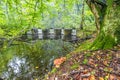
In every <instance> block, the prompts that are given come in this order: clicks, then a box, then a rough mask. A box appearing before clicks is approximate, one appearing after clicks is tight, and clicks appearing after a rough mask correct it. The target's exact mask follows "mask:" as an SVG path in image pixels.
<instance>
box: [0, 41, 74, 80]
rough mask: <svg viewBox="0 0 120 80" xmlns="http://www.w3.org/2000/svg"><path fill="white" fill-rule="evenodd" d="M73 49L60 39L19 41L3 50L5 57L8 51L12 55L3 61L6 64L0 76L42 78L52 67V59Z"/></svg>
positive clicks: (26, 79)
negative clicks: (17, 43)
mask: <svg viewBox="0 0 120 80" xmlns="http://www.w3.org/2000/svg"><path fill="white" fill-rule="evenodd" d="M73 49H74V48H73V46H72V44H71V43H69V42H63V41H62V40H40V41H39V40H34V41H30V42H29V43H27V42H19V45H15V46H11V47H10V48H9V50H8V49H6V51H3V53H4V55H6V57H7V56H8V55H7V54H8V53H9V54H12V57H11V58H10V59H9V61H7V62H4V63H6V64H7V65H5V66H6V67H5V69H4V70H2V71H1V77H2V78H4V79H5V80H35V79H38V80H42V79H43V77H44V75H45V74H46V72H48V71H50V70H51V69H52V66H53V60H54V59H55V58H57V57H60V56H64V55H66V53H68V52H70V51H72V50H73ZM1 66H2V64H1Z"/></svg>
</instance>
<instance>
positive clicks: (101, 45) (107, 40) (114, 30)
mask: <svg viewBox="0 0 120 80" xmlns="http://www.w3.org/2000/svg"><path fill="white" fill-rule="evenodd" d="M87 4H88V6H89V7H90V9H91V11H92V13H93V14H94V16H95V20H96V27H97V28H98V31H99V34H98V36H97V38H96V40H95V41H94V43H93V45H92V46H91V48H92V49H108V48H112V47H113V46H114V45H115V44H118V43H120V20H119V18H120V1H119V0H115V1H113V0H109V1H108V0H107V2H106V1H105V0H87Z"/></svg>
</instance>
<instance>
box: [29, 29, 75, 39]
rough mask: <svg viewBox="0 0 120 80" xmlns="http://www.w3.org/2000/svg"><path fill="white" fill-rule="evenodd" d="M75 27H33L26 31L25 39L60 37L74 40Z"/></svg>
mask: <svg viewBox="0 0 120 80" xmlns="http://www.w3.org/2000/svg"><path fill="white" fill-rule="evenodd" d="M76 34H77V31H76V29H63V28H62V29H60V28H56V29H54V28H50V29H44V30H42V29H37V28H33V29H32V30H29V31H28V32H27V39H62V40H68V41H69V40H76V38H77V37H76Z"/></svg>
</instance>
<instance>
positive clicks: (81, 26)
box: [80, 0, 85, 30]
mask: <svg viewBox="0 0 120 80" xmlns="http://www.w3.org/2000/svg"><path fill="white" fill-rule="evenodd" d="M84 7H85V2H84V0H83V3H82V18H81V23H80V29H81V30H83V24H84Z"/></svg>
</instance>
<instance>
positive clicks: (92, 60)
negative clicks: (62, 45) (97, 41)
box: [45, 40, 120, 80]
mask: <svg viewBox="0 0 120 80" xmlns="http://www.w3.org/2000/svg"><path fill="white" fill-rule="evenodd" d="M89 41H90V40H89ZM63 59H64V60H63V62H60V64H59V65H58V66H54V68H53V70H52V71H51V72H49V73H48V74H47V75H46V78H45V80H120V45H118V46H115V47H114V48H113V49H108V50H96V51H89V50H83V51H75V52H71V53H69V54H68V55H66V57H64V58H63ZM58 60H59V59H58ZM58 62H59V61H58Z"/></svg>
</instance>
